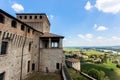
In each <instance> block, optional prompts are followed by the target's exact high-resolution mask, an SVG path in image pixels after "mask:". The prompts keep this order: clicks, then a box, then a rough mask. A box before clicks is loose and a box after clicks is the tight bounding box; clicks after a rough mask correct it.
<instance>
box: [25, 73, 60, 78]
mask: <svg viewBox="0 0 120 80" xmlns="http://www.w3.org/2000/svg"><path fill="white" fill-rule="evenodd" d="M24 80H62V78H61V75H60V74H58V73H39V72H36V73H33V74H30V77H28V78H27V79H24Z"/></svg>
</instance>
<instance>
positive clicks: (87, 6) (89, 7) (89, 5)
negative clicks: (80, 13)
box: [84, 1, 93, 10]
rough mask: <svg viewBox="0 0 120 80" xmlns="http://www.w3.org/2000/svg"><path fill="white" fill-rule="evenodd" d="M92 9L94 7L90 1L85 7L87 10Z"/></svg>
mask: <svg viewBox="0 0 120 80" xmlns="http://www.w3.org/2000/svg"><path fill="white" fill-rule="evenodd" d="M92 7H93V6H92V5H91V3H90V1H88V2H87V3H86V5H85V7H84V8H85V9H86V10H90V9H91V8H92Z"/></svg>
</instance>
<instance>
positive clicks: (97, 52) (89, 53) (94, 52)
mask: <svg viewBox="0 0 120 80" xmlns="http://www.w3.org/2000/svg"><path fill="white" fill-rule="evenodd" d="M84 53H86V54H87V55H93V54H97V55H101V54H104V53H103V52H100V51H96V50H88V51H85V52H84Z"/></svg>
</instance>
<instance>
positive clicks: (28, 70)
mask: <svg viewBox="0 0 120 80" xmlns="http://www.w3.org/2000/svg"><path fill="white" fill-rule="evenodd" d="M27 72H30V61H28V66H27Z"/></svg>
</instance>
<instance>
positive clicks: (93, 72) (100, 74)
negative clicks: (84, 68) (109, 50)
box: [88, 68, 109, 80]
mask: <svg viewBox="0 0 120 80" xmlns="http://www.w3.org/2000/svg"><path fill="white" fill-rule="evenodd" d="M88 75H90V76H92V77H94V78H95V79H97V80H109V78H108V77H107V76H105V72H104V71H101V70H100V71H99V70H97V69H94V68H92V69H90V70H89V71H88Z"/></svg>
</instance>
